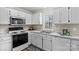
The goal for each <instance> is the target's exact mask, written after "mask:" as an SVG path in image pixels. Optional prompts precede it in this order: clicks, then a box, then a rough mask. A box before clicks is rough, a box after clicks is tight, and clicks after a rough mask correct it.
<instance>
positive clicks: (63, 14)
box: [59, 7, 68, 23]
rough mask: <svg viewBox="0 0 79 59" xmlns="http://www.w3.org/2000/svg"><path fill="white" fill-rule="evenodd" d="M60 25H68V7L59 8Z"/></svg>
mask: <svg viewBox="0 0 79 59" xmlns="http://www.w3.org/2000/svg"><path fill="white" fill-rule="evenodd" d="M59 20H60V23H68V7H61V8H59Z"/></svg>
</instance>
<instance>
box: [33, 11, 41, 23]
mask: <svg viewBox="0 0 79 59" xmlns="http://www.w3.org/2000/svg"><path fill="white" fill-rule="evenodd" d="M32 24H42V13H41V12H37V13H34V14H32Z"/></svg>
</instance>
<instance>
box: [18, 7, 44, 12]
mask: <svg viewBox="0 0 79 59" xmlns="http://www.w3.org/2000/svg"><path fill="white" fill-rule="evenodd" d="M20 8H22V9H24V10H28V11H31V12H36V11H39V10H42V9H44V7H20Z"/></svg>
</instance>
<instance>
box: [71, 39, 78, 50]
mask: <svg viewBox="0 0 79 59" xmlns="http://www.w3.org/2000/svg"><path fill="white" fill-rule="evenodd" d="M71 51H79V40H71Z"/></svg>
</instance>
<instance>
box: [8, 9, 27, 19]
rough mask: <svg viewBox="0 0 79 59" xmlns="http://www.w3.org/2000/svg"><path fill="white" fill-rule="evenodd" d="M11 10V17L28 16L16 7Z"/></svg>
mask: <svg viewBox="0 0 79 59" xmlns="http://www.w3.org/2000/svg"><path fill="white" fill-rule="evenodd" d="M9 11H10V16H11V17H16V18H22V19H25V18H26V13H24V12H22V11H19V10H15V9H9Z"/></svg>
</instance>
